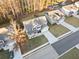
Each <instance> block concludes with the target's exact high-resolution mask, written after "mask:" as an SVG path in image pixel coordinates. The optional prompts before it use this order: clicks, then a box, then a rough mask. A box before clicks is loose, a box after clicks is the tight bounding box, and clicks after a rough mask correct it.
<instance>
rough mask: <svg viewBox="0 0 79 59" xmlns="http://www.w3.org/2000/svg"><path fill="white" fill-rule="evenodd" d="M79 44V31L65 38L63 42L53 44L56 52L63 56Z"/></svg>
mask: <svg viewBox="0 0 79 59" xmlns="http://www.w3.org/2000/svg"><path fill="white" fill-rule="evenodd" d="M78 43H79V31H77V32H75V33H73V34H71V35H69V36H67V37H65V38H63V39H62V40H60V41H58V42H56V43H54V44H52V46H53V47H54V49H55V50H56V52H57V53H58V54H59V55H61V54H62V53H64V52H66V51H67V50H68V49H70V48H72V47H73V46H75V45H76V44H78Z"/></svg>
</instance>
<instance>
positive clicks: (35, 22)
mask: <svg viewBox="0 0 79 59" xmlns="http://www.w3.org/2000/svg"><path fill="white" fill-rule="evenodd" d="M23 24H24V26H25V30H26V32H27V33H28V34H30V35H31V34H32V33H33V28H35V27H38V26H42V25H47V21H46V18H45V16H42V17H38V18H34V19H31V20H29V21H24V22H23Z"/></svg>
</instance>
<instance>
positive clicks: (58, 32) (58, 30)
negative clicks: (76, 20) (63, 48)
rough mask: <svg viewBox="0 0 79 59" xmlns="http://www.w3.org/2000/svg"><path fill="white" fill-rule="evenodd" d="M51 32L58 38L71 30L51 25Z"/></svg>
mask: <svg viewBox="0 0 79 59" xmlns="http://www.w3.org/2000/svg"><path fill="white" fill-rule="evenodd" d="M49 31H50V32H51V33H52V34H53V35H55V36H56V37H59V36H61V35H62V34H65V33H67V32H68V31H69V30H68V29H67V28H65V27H63V26H62V25H56V24H55V25H50V26H49Z"/></svg>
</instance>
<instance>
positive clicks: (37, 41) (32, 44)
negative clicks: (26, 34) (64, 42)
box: [21, 35, 48, 54]
mask: <svg viewBox="0 0 79 59" xmlns="http://www.w3.org/2000/svg"><path fill="white" fill-rule="evenodd" d="M46 42H48V41H47V38H45V36H43V35H41V36H38V37H35V38H32V39H29V41H28V44H26V43H25V45H24V46H23V47H22V48H21V51H22V54H24V53H26V52H28V51H30V50H32V49H35V48H36V47H38V46H41V45H43V44H45V43H46Z"/></svg>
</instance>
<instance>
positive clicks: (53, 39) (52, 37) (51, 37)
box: [43, 31, 58, 44]
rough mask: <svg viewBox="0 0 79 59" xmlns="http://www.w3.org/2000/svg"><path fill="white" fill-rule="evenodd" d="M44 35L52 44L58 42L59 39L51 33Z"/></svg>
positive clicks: (47, 32) (44, 33)
mask: <svg viewBox="0 0 79 59" xmlns="http://www.w3.org/2000/svg"><path fill="white" fill-rule="evenodd" d="M43 35H44V36H45V37H46V38H47V39H48V41H49V43H50V44H52V43H54V42H56V41H58V39H57V38H56V37H55V36H54V35H52V34H51V32H49V31H46V32H43Z"/></svg>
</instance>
